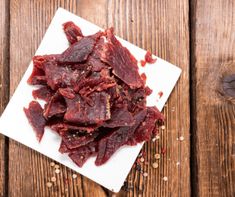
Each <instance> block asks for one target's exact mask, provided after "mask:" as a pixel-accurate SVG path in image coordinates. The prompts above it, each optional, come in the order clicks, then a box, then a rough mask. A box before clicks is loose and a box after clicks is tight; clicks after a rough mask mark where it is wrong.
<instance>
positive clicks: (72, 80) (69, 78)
mask: <svg viewBox="0 0 235 197" xmlns="http://www.w3.org/2000/svg"><path fill="white" fill-rule="evenodd" d="M45 74H46V78H47V85H48V86H49V87H50V88H51V89H52V90H57V89H58V88H65V87H67V86H73V85H75V84H76V82H77V80H78V78H79V76H80V75H81V72H80V71H78V70H73V69H71V68H69V67H61V66H58V65H56V64H54V63H50V62H49V63H47V65H46V67H45Z"/></svg>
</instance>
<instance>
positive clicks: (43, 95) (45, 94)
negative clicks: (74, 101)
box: [32, 86, 54, 102]
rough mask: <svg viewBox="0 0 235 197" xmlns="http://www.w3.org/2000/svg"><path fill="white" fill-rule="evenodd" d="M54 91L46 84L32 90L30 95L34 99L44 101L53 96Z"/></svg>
mask: <svg viewBox="0 0 235 197" xmlns="http://www.w3.org/2000/svg"><path fill="white" fill-rule="evenodd" d="M53 94H54V91H52V90H51V89H50V88H49V87H48V86H43V87H41V88H39V89H37V90H33V92H32V95H33V98H35V99H42V100H44V101H47V102H48V101H49V100H50V98H51V97H52V96H53Z"/></svg>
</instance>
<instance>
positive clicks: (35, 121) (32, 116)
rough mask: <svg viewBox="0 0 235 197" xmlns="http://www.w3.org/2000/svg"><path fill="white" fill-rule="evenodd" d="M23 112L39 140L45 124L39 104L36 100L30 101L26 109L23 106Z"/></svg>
mask: <svg viewBox="0 0 235 197" xmlns="http://www.w3.org/2000/svg"><path fill="white" fill-rule="evenodd" d="M24 112H25V115H26V116H27V118H28V120H29V122H30V124H31V125H32V127H33V129H34V131H35V133H36V136H37V139H38V141H39V142H40V141H41V139H42V136H43V134H44V127H45V125H46V120H45V118H44V117H43V109H42V107H41V105H40V104H39V103H38V102H36V101H31V102H30V103H29V107H28V109H27V108H24Z"/></svg>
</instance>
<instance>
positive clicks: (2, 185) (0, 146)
mask: <svg viewBox="0 0 235 197" xmlns="http://www.w3.org/2000/svg"><path fill="white" fill-rule="evenodd" d="M0 7H1V13H0V114H2V112H3V109H4V108H5V106H6V103H7V101H8V95H9V77H8V76H9V69H8V55H9V37H8V31H9V18H8V17H9V10H8V2H7V1H5V0H3V1H0ZM7 141H8V140H7V139H6V138H5V137H4V136H3V135H0V196H5V195H7V182H6V180H7V168H8V167H7V164H8V161H7V156H8V152H7V147H8V145H7Z"/></svg>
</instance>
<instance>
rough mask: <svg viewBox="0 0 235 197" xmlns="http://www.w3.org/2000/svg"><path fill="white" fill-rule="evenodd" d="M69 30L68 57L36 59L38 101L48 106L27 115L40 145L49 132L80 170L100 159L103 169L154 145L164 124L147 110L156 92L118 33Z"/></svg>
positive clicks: (33, 104) (153, 109) (72, 26)
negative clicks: (120, 155) (128, 151)
mask: <svg viewBox="0 0 235 197" xmlns="http://www.w3.org/2000/svg"><path fill="white" fill-rule="evenodd" d="M63 28H64V32H65V35H66V37H67V39H68V41H69V43H70V46H69V47H68V48H67V49H66V50H65V51H64V52H63V53H62V54H52V55H43V56H35V57H33V65H34V68H33V71H32V74H31V76H30V78H29V79H28V83H29V84H30V85H37V86H40V87H39V89H37V90H34V91H33V92H32V94H33V97H34V98H35V99H42V100H44V101H45V102H46V104H45V105H44V107H43V108H42V107H41V106H40V105H39V103H38V102H37V101H32V102H31V103H30V104H29V106H28V108H24V111H25V114H26V116H27V118H28V120H29V122H30V124H31V125H32V127H33V129H34V131H35V133H36V136H37V139H38V140H39V141H40V140H41V139H42V137H43V133H44V128H45V127H46V126H48V127H50V128H51V129H52V130H54V131H55V132H57V133H58V135H60V136H61V138H62V141H61V146H60V148H59V151H60V152H61V153H66V154H68V155H69V157H70V158H71V159H72V160H73V161H74V163H76V165H78V166H79V167H82V166H83V164H84V163H85V162H86V161H87V159H88V158H90V157H93V156H95V157H96V160H95V164H96V165H97V166H100V165H102V164H104V163H106V162H107V161H108V160H109V159H110V157H111V156H112V155H113V154H114V153H115V152H116V151H117V150H118V149H119V148H120V147H121V146H123V145H131V146H134V145H136V144H137V143H140V142H143V141H146V140H149V139H150V138H151V136H152V135H154V134H156V133H157V130H158V125H159V124H162V123H163V119H164V118H163V115H162V114H161V113H160V112H159V111H158V109H157V108H156V107H146V97H147V95H149V94H151V90H150V89H149V88H148V87H146V86H145V80H144V79H143V78H142V77H141V76H140V75H139V72H138V66H137V60H136V59H135V57H134V56H133V55H132V54H131V53H130V51H129V50H128V49H127V48H125V47H123V46H122V44H121V43H120V42H119V41H118V40H117V39H116V37H115V36H114V33H113V29H112V28H109V29H107V30H105V31H104V32H101V31H99V32H97V33H96V34H93V35H89V36H84V35H83V33H82V31H81V29H80V28H79V27H78V26H76V25H75V24H74V23H73V22H67V23H65V24H64V25H63ZM148 56H149V54H148Z"/></svg>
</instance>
